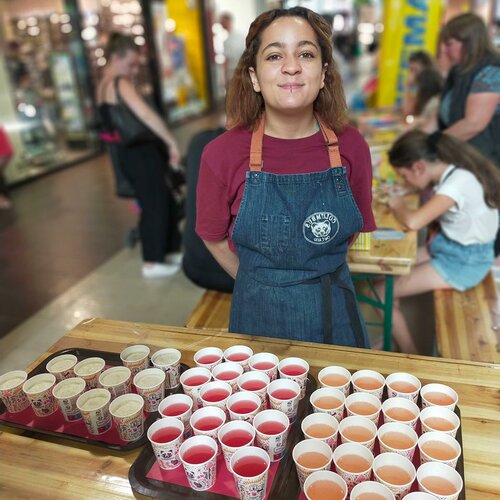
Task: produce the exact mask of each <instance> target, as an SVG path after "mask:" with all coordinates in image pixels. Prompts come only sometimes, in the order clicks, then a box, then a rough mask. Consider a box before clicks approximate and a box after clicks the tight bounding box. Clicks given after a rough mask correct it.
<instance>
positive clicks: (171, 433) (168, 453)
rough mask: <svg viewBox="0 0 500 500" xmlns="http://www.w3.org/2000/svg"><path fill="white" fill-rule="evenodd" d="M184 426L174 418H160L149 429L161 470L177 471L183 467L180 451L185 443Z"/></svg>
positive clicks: (148, 434)
mask: <svg viewBox="0 0 500 500" xmlns="http://www.w3.org/2000/svg"><path fill="white" fill-rule="evenodd" d="M183 433H184V425H183V424H182V422H181V421H180V420H178V419H176V418H174V417H165V418H160V420H157V421H156V422H154V423H153V424H152V425H150V427H149V429H148V433H147V436H148V439H149V442H150V443H151V446H152V447H153V451H154V454H155V456H156V460H157V461H158V465H159V466H160V468H161V469H164V470H172V469H177V467H179V466H180V465H181V461H180V458H179V451H180V447H181V445H182V442H183V441H184V438H183Z"/></svg>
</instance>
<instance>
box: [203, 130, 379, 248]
mask: <svg viewBox="0 0 500 500" xmlns="http://www.w3.org/2000/svg"><path fill="white" fill-rule="evenodd" d="M251 138H252V133H251V131H249V130H246V129H242V128H234V129H231V130H229V131H227V132H225V133H224V134H222V135H221V136H219V137H217V139H214V140H213V141H212V142H210V143H209V144H207V146H206V147H205V149H204V151H203V155H202V157H201V165H200V175H199V179H198V187H197V201H196V205H197V211H196V232H197V234H198V236H199V237H200V238H201V239H202V240H207V241H220V240H223V239H225V238H226V237H229V246H230V248H231V249H232V250H233V252H236V247H235V245H234V243H233V241H232V239H231V235H232V232H233V225H234V222H235V220H236V216H237V214H238V210H239V208H240V203H241V199H242V196H243V190H244V187H245V175H246V173H247V172H248V170H249V156H250V141H251ZM338 140H339V149H340V157H341V160H342V165H343V166H345V167H346V169H347V178H348V181H349V185H350V187H351V191H352V194H353V196H354V200H355V201H356V204H357V205H358V208H359V211H360V212H361V216H362V217H363V228H362V231H363V232H370V231H374V230H375V228H376V226H375V220H374V218H373V212H372V208H371V202H372V164H371V158H370V150H369V149H368V145H367V144H366V141H365V140H364V139H363V137H362V136H361V134H360V133H359V132H358V130H357V129H355V128H353V127H346V128H345V130H344V132H343V133H342V134H340V135H338ZM262 158H263V162H264V164H263V167H262V171H263V172H270V173H273V174H305V173H310V172H319V171H322V170H325V169H327V168H328V167H329V160H328V150H327V149H326V148H325V142H324V138H323V135H322V133H321V132H317V133H316V134H314V135H312V136H310V137H305V138H303V139H277V138H275V137H271V136H268V135H264V140H263V145H262Z"/></svg>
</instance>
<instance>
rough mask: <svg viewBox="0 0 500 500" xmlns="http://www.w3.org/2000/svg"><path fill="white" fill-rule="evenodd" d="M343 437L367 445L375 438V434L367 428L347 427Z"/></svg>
mask: <svg viewBox="0 0 500 500" xmlns="http://www.w3.org/2000/svg"><path fill="white" fill-rule="evenodd" d="M342 435H343V436H344V437H345V438H347V439H349V441H355V442H357V443H365V442H366V441H370V439H372V438H373V433H372V431H370V429H367V428H366V427H361V426H360V425H352V426H350V427H346V428H345V429H344V430H343V431H342Z"/></svg>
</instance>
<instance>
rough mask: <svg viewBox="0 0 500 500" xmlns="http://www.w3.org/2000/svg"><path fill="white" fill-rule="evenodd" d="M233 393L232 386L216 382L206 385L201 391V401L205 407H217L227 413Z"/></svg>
mask: <svg viewBox="0 0 500 500" xmlns="http://www.w3.org/2000/svg"><path fill="white" fill-rule="evenodd" d="M232 393H233V390H232V389H231V386H230V385H229V384H228V383H227V382H220V381H219V380H215V381H214V382H209V383H208V384H205V385H204V386H203V387H202V388H201V389H200V399H201V404H202V405H203V407H205V406H215V407H217V408H220V409H221V410H223V411H224V412H227V408H226V402H227V400H228V399H229V396H231V394H232Z"/></svg>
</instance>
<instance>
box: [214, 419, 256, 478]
mask: <svg viewBox="0 0 500 500" xmlns="http://www.w3.org/2000/svg"><path fill="white" fill-rule="evenodd" d="M217 439H218V441H219V443H220V446H221V448H222V454H223V455H224V461H225V463H226V467H227V470H228V471H229V472H232V470H231V457H232V456H233V455H234V454H235V453H236V451H238V450H239V449H240V448H244V447H246V446H253V442H254V440H255V429H254V428H253V425H252V424H249V423H248V422H245V421H243V420H234V421H233V422H227V423H226V424H224V425H223V426H222V427H221V428H220V429H219V431H218V432H217Z"/></svg>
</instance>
